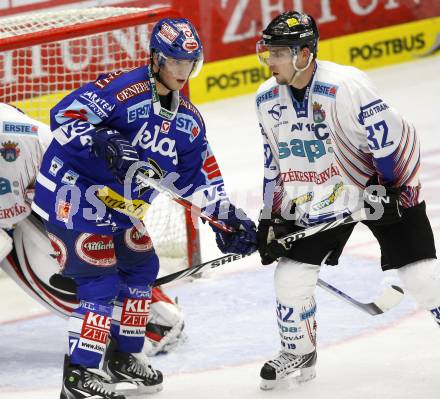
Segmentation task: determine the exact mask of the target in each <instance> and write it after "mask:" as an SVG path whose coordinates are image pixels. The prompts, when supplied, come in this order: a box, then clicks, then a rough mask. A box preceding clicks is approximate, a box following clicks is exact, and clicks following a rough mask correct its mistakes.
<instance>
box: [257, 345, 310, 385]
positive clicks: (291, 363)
mask: <svg viewBox="0 0 440 399" xmlns="http://www.w3.org/2000/svg"><path fill="white" fill-rule="evenodd" d="M315 364H316V351H314V352H312V353H309V354H308V355H294V354H292V353H288V352H284V351H281V352H280V354H279V355H278V356H277V357H276V358H275V359H272V360H269V361H268V362H266V363H265V364H264V366H263V367H262V369H261V372H260V376H261V379H262V380H261V383H260V388H261V389H262V390H264V391H268V390H271V389H274V388H275V387H277V386H278V385H280V384H281V382H283V383H284V382H287V383H297V384H302V383H304V382H306V381H309V380H312V379H313V378H315V377H316V372H315Z"/></svg>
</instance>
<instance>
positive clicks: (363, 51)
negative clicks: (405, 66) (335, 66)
mask: <svg viewBox="0 0 440 399" xmlns="http://www.w3.org/2000/svg"><path fill="white" fill-rule="evenodd" d="M424 36H425V35H424V33H417V34H416V35H411V36H408V37H398V38H393V39H389V40H384V41H380V42H375V43H372V44H365V45H363V46H361V47H351V48H350V61H351V62H353V61H355V60H357V59H359V58H361V59H362V60H364V61H368V60H371V59H372V58H381V57H388V56H391V55H396V54H401V53H405V52H407V53H410V52H412V51H415V50H421V49H423V48H424V47H425V46H426V41H425V37H424Z"/></svg>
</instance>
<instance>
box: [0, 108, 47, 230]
mask: <svg viewBox="0 0 440 399" xmlns="http://www.w3.org/2000/svg"><path fill="white" fill-rule="evenodd" d="M51 139H52V134H51V133H50V129H49V126H47V125H45V124H44V123H41V122H39V121H37V120H35V119H32V118H30V117H29V116H27V115H25V114H24V113H23V112H21V111H20V110H19V109H17V108H15V107H13V106H12V105H8V104H4V103H0V228H2V229H12V228H13V227H14V225H16V224H17V223H18V222H19V221H20V220H23V219H25V218H26V217H27V216H29V214H30V213H31V207H30V205H29V203H28V202H26V197H29V196H32V193H31V192H29V189H31V188H32V187H33V185H34V182H35V179H36V176H37V174H38V170H39V167H40V164H41V159H42V157H43V153H44V150H45V149H46V148H47V146H48V145H49V143H50V141H51Z"/></svg>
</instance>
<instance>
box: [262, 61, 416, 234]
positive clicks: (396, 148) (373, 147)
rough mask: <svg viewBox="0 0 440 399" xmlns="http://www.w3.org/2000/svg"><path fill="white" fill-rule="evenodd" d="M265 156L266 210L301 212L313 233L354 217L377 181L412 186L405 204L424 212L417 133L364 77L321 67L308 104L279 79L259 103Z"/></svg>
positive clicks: (297, 216) (271, 83)
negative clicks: (367, 189)
mask: <svg viewBox="0 0 440 399" xmlns="http://www.w3.org/2000/svg"><path fill="white" fill-rule="evenodd" d="M256 107H257V115H258V119H259V123H260V128H261V133H262V136H263V143H264V154H265V179H264V202H265V205H266V206H272V208H273V210H274V211H280V210H283V212H285V211H286V210H287V211H288V210H289V209H290V208H291V206H292V204H295V205H296V210H295V215H294V217H295V220H296V221H297V223H298V224H300V225H302V226H310V225H313V224H316V223H320V222H323V221H327V220H331V219H333V218H334V217H335V216H340V215H345V214H349V213H351V212H353V211H355V210H356V209H358V208H359V207H360V205H361V203H362V200H361V198H362V190H363V189H364V188H365V185H366V183H367V181H368V180H369V179H370V177H372V176H373V175H375V174H377V176H378V180H379V182H380V183H381V184H389V185H393V186H403V185H405V186H408V187H407V188H406V189H405V190H404V192H403V194H402V198H401V199H402V204H403V206H405V207H410V206H413V205H415V204H417V203H418V202H419V201H420V199H419V191H420V185H419V180H418V169H419V164H420V149H419V142H418V138H417V135H416V132H415V130H414V128H413V127H412V126H411V125H410V124H409V123H408V122H406V121H405V120H404V119H403V118H402V116H401V115H400V114H399V113H398V112H397V111H396V110H395V109H394V108H393V107H392V106H391V105H390V104H388V103H387V102H386V101H385V100H384V99H383V98H382V97H381V96H380V95H379V94H377V90H376V89H375V87H374V86H373V84H372V83H371V82H370V80H369V79H368V77H367V76H366V74H365V73H363V72H362V71H360V70H358V69H356V68H353V67H348V66H342V65H338V64H335V63H332V62H327V61H317V62H316V66H315V70H314V74H313V78H312V79H311V81H310V83H309V85H308V87H307V89H306V92H305V96H304V99H303V101H302V102H299V101H297V100H296V99H295V98H294V96H293V95H292V91H291V87H290V86H288V85H278V84H277V82H276V80H275V78H270V79H269V80H267V81H266V82H265V83H263V84H262V85H261V86H260V88H259V90H258V92H257V96H256Z"/></svg>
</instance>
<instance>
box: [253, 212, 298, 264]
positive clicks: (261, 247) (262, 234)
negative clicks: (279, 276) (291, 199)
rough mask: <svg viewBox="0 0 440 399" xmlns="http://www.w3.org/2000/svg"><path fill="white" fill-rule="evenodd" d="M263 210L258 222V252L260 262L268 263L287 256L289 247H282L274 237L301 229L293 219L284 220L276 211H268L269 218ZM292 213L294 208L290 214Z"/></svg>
mask: <svg viewBox="0 0 440 399" xmlns="http://www.w3.org/2000/svg"><path fill="white" fill-rule="evenodd" d="M266 213H267V212H265V210H262V211H261V212H260V220H259V222H258V231H257V238H258V252H259V253H260V257H261V263H262V264H263V265H270V264H271V263H272V262H275V261H276V260H277V259H278V258H281V257H289V254H290V251H291V249H292V248H290V249H288V250H287V249H286V248H284V247H283V246H282V245H281V244H278V243H277V242H276V241H275V239H277V238H281V237H284V236H286V235H288V234H291V233H295V232H297V231H299V230H301V229H302V227H299V226H296V225H295V223H294V220H286V219H284V218H283V217H282V216H281V215H280V214H278V213H270V218H269V217H265V216H266ZM293 213H294V208H293V209H292V210H291V214H293Z"/></svg>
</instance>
